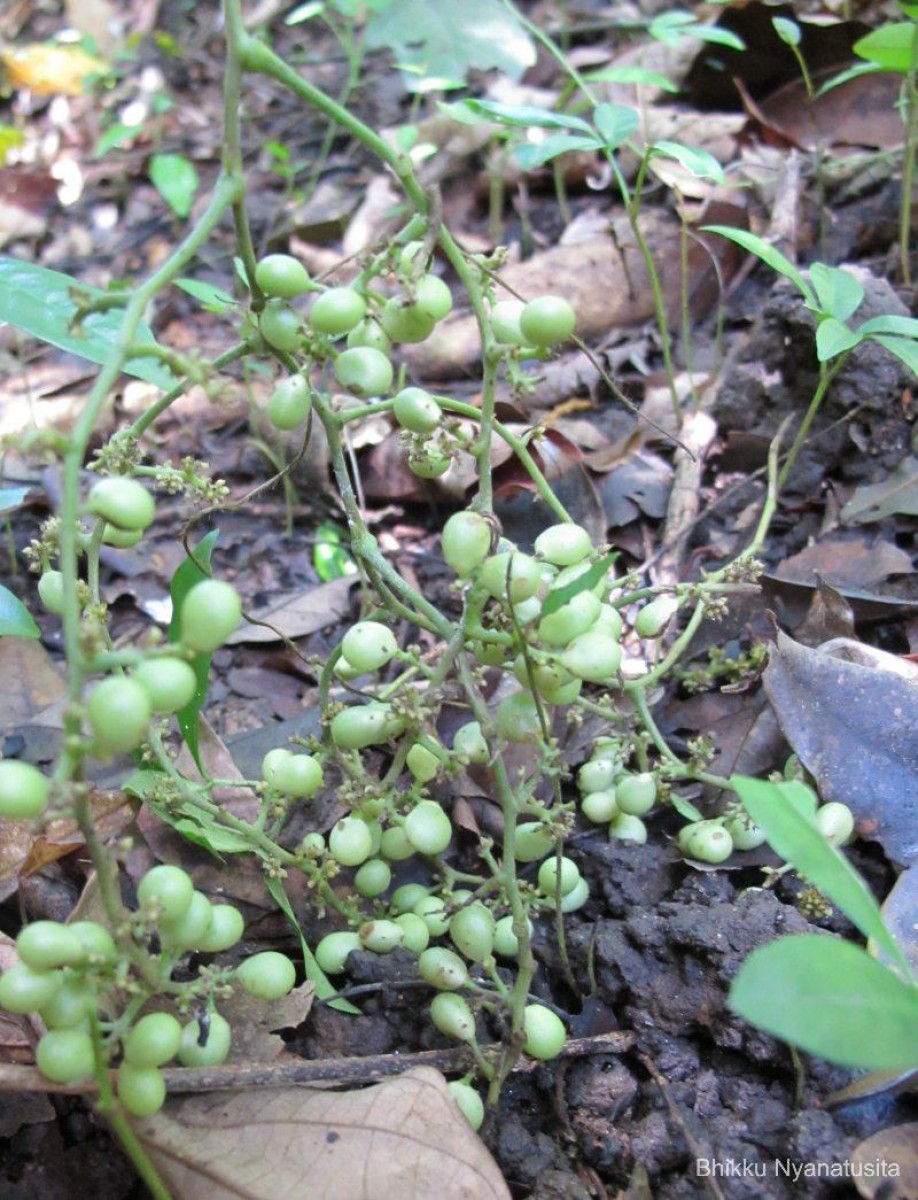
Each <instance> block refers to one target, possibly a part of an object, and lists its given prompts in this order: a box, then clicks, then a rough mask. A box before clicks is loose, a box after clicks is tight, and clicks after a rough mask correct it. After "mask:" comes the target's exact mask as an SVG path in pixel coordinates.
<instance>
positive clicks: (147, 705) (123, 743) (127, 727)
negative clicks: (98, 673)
mask: <svg viewBox="0 0 918 1200" xmlns="http://www.w3.org/2000/svg"><path fill="white" fill-rule="evenodd" d="M152 716H153V705H152V704H151V702H150V696H149V693H148V692H147V690H146V688H145V687H144V686H143V684H141V683H139V682H138V681H137V680H136V679H130V678H125V677H124V676H114V675H113V676H111V677H110V678H109V679H103V680H102V682H101V683H99V684H97V685H96V686H95V688H94V689H93V692H92V695H91V696H90V697H89V701H88V703H87V705H86V717H87V719H88V721H89V725H90V728H91V729H92V732H93V735H94V742H93V751H94V753H95V754H96V755H97V756H98V757H104V758H111V757H112V756H113V755H115V754H126V753H127V752H128V751H130V750H135V749H136V748H137V747H138V746H139V745H140V743H141V742H142V741H143V739H144V738H145V737H146V733H147V729H148V727H149V724H150V718H151V717H152Z"/></svg>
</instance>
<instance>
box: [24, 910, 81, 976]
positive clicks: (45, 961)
mask: <svg viewBox="0 0 918 1200" xmlns="http://www.w3.org/2000/svg"><path fill="white" fill-rule="evenodd" d="M16 953H17V954H18V955H19V958H20V961H21V962H24V963H25V964H26V966H28V967H31V968H32V969H33V970H34V971H49V970H52V969H53V968H54V967H74V966H79V965H80V964H81V963H83V962H84V961H85V959H86V950H85V948H84V947H83V943H82V942H81V941H80V939H79V937H78V936H77V935H76V934H75V933H74V932H73V930H72V929H70V928H69V927H68V926H67V925H61V924H60V923H59V922H58V921H32V922H31V924H29V925H26V926H25V928H24V929H22V930H20V932H19V935H18V937H17V938H16Z"/></svg>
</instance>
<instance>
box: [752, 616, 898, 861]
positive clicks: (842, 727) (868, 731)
mask: <svg viewBox="0 0 918 1200" xmlns="http://www.w3.org/2000/svg"><path fill="white" fill-rule="evenodd" d="M867 649H869V648H867V647H860V646H859V644H858V643H857V642H849V641H846V640H844V639H837V640H836V641H834V642H829V643H826V645H825V646H823V647H820V649H818V650H811V649H809V648H807V647H806V646H802V645H800V644H799V643H798V642H795V641H794V640H793V639H791V638H789V637H787V636H786V635H785V634H783V633H779V634H778V640H777V646H776V647H775V649H773V650H772V653H771V655H770V656H769V661H768V666H767V668H766V670H765V674H764V676H763V683H764V686H765V691H766V693H767V695H768V699H769V700H770V701H771V704H772V706H773V708H774V710H775V713H776V714H777V717H778V721H779V722H780V725H781V728H782V730H783V731H784V736H785V737H786V738H787V740H788V742H789V743H790V745H791V746H792V747H793V749H794V751H795V753H796V754H797V756H798V757H799V758H800V761H801V762H802V763H803V765H804V766H805V767H806V769H807V770H808V771H809V772H810V774H811V775H812V776H813V777H814V779H815V780H816V783H817V786H818V789H819V793H820V795H821V796H822V799H823V800H838V801H841V803H843V804H847V805H848V807H849V808H850V809H851V811H852V812H853V813H854V815H855V817H856V818H857V820H858V831H859V833H861V835H862V836H866V837H870V838H873V839H875V840H876V841H878V842H879V843H880V845H881V846H882V847H883V849H884V850H885V851H886V853H887V854H888V855H889V857H890V858H891V859H893V860H894V861H895V862H898V863H902V864H905V865H908V864H910V863H912V862H914V861H915V859H916V858H918V725H916V722H915V712H916V706H918V683H916V682H915V680H916V670H915V668H914V666H913V665H912V664H910V663H905V662H903V661H902V660H900V659H896V658H895V657H894V656H893V655H889V654H884V653H883V652H882V651H871V659H872V661H873V663H874V665H872V666H865V665H864V664H863V663H862V662H852V661H846V659H845V657H841V655H848V657H849V658H850V657H851V656H852V655H853V654H856V653H862V652H863V651H864V650H867ZM906 676H907V677H906Z"/></svg>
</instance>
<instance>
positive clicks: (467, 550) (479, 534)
mask: <svg viewBox="0 0 918 1200" xmlns="http://www.w3.org/2000/svg"><path fill="white" fill-rule="evenodd" d="M491 537H492V528H491V523H490V522H489V521H488V520H487V519H486V518H485V517H483V516H482V515H481V513H476V512H457V513H453V515H452V516H451V517H450V518H449V520H448V521H447V522H446V524H445V525H444V526H443V557H444V558H445V559H446V561H447V563H448V564H449V565H450V566H451V567H452V569H453V570H454V571H455V572H456V574H457V575H458V576H459V577H460V579H465V578H466V577H467V576H468V575H471V574H472V572H473V571H474V570H475V569H476V567H479V566H481V564H482V563H483V562H484V560H485V559H486V558H487V557H488V555H489V554H490V553H491Z"/></svg>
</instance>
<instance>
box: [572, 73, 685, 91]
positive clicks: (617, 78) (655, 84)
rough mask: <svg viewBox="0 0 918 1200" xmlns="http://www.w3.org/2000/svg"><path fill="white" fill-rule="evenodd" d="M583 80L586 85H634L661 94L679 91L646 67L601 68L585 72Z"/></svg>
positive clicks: (666, 78)
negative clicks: (657, 89)
mask: <svg viewBox="0 0 918 1200" xmlns="http://www.w3.org/2000/svg"><path fill="white" fill-rule="evenodd" d="M584 79H586V81H587V83H634V84H637V85H638V87H640V86H641V85H643V86H645V87H651V88H659V90H660V91H661V92H678V91H679V85H678V84H677V83H673V81H672V80H671V79H669V78H668V77H667V76H666V75H661V74H660V72H659V71H650V70H648V69H647V67H602V68H601V69H600V70H598V71H587V73H586V74H585V75H584Z"/></svg>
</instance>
